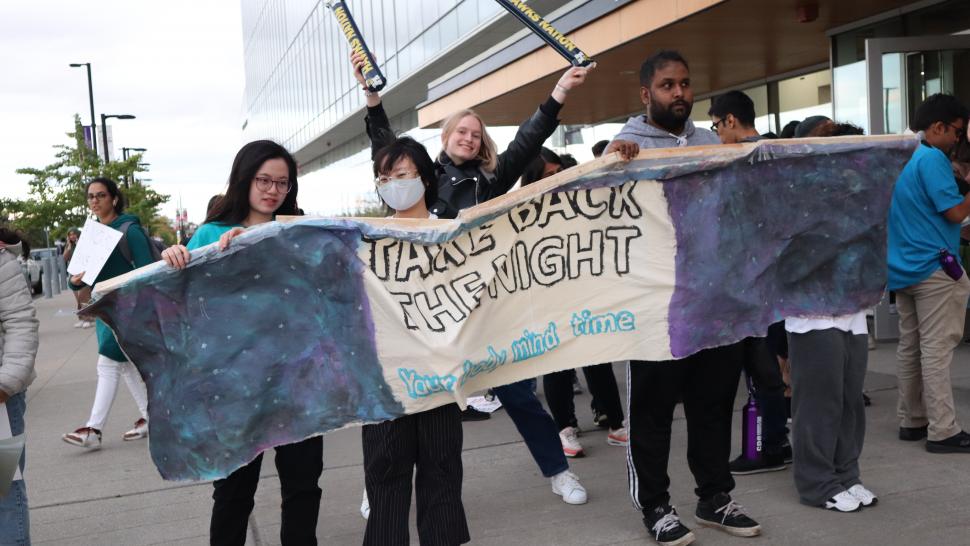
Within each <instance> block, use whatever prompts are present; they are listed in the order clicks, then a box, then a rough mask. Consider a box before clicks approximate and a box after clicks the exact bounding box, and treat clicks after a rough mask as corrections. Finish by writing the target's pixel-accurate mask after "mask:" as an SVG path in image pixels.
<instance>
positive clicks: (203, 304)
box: [85, 136, 917, 480]
mask: <svg viewBox="0 0 970 546" xmlns="http://www.w3.org/2000/svg"><path fill="white" fill-rule="evenodd" d="M916 143H917V141H916V139H915V138H914V137H896V136H893V137H847V138H829V139H803V140H789V141H761V142H758V143H755V144H744V145H737V146H708V147H697V148H679V149H663V150H647V151H643V152H641V155H640V157H639V158H637V159H635V160H633V161H631V162H629V163H623V162H621V161H619V160H618V159H617V158H615V157H611V158H602V159H600V160H596V161H594V162H590V163H587V164H584V165H580V166H578V167H575V168H573V169H570V170H568V171H564V172H563V173H560V174H558V175H555V176H554V177H552V178H550V179H546V180H543V181H540V182H538V183H536V184H533V185H531V186H529V187H527V188H524V189H522V190H520V191H517V192H514V193H511V194H508V195H505V196H503V197H500V198H498V199H494V200H492V201H489V202H487V203H483V204H481V205H479V206H477V207H475V208H472V209H468V210H465V211H463V212H462V214H461V215H460V217H459V218H458V219H457V220H426V221H425V220H391V219H341V218H304V219H296V220H292V221H289V222H271V223H268V224H263V225H261V226H257V227H254V228H252V229H249V230H247V231H246V232H245V233H244V234H243V235H241V236H239V237H238V238H237V239H235V240H234V241H233V243H232V245H230V248H229V249H228V250H226V251H219V250H218V249H217V248H216V245H210V246H207V247H204V248H201V249H198V250H195V251H193V252H192V260H191V262H190V264H189V267H187V268H186V269H185V270H183V271H175V270H172V269H170V268H168V266H166V265H165V264H164V263H156V264H152V265H150V266H147V267H144V268H142V269H139V270H137V271H134V272H132V273H129V274H127V275H125V276H122V277H118V278H116V279H112V280H111V281H108V282H106V283H102V284H100V285H98V286H97V287H96V289H95V302H94V303H93V304H92V305H91V306H89V307H88V308H86V309H85V314H90V315H94V316H97V317H99V318H101V319H103V320H104V321H105V322H106V323H107V324H108V325H109V326H110V327H111V328H112V330H113V331H114V332H115V335H116V337H117V339H118V341H119V344H120V346H121V347H122V349H123V350H124V351H125V353H126V354H127V355H128V356H129V358H131V360H132V362H133V363H134V364H135V365H136V367H137V368H138V370H139V372H140V373H141V375H142V377H143V378H144V379H145V382H146V384H147V386H148V394H149V414H150V437H149V439H150V450H151V455H152V459H153V461H154V463H155V464H156V466H157V467H158V469H159V472H160V473H161V475H162V476H163V477H164V478H166V479H175V480H199V479H213V478H220V477H224V476H226V475H228V474H229V473H231V472H232V471H233V470H235V469H237V468H239V467H240V466H242V465H244V464H246V463H248V462H249V461H251V460H252V459H253V458H254V457H255V456H256V455H258V454H259V453H260V452H262V451H264V450H266V449H269V448H271V447H273V446H277V445H283V444H287V443H293V442H296V441H299V440H302V439H303V438H306V437H309V436H313V435H316V434H323V433H326V432H328V431H331V430H335V429H339V428H342V427H346V426H351V425H357V424H361V423H368V422H378V421H383V420H387V419H393V418H396V417H399V416H401V415H405V414H411V413H415V412H419V411H424V410H427V409H431V408H433V407H437V406H440V405H443V404H447V403H453V402H459V403H463V401H464V398H465V395H466V393H470V392H475V391H480V390H483V389H485V388H488V387H489V386H495V385H502V384H507V383H511V382H513V381H518V380H521V379H524V378H529V377H536V376H538V375H542V374H545V373H549V372H551V371H555V370H562V369H569V368H573V367H577V366H582V365H586V364H589V363H590V362H608V361H613V360H625V359H636V360H666V359H670V358H681V357H684V356H687V355H690V354H692V353H694V352H697V351H699V350H702V349H705V348H708V347H715V346H720V345H726V344H730V343H733V342H736V341H739V340H740V339H743V338H745V337H748V336H751V335H760V334H763V333H764V332H766V331H767V327H768V325H769V324H771V323H772V322H775V321H777V320H778V319H780V318H782V317H784V316H795V315H833V314H845V313H852V312H856V311H859V310H861V309H865V308H867V307H869V306H872V305H874V304H875V303H876V302H878V301H879V299H880V297H881V296H882V293H883V288H884V286H885V282H886V280H885V277H886V257H885V256H886V248H885V246H886V226H885V221H886V215H887V211H888V207H889V202H890V199H891V194H892V186H893V182H894V181H895V179H896V177H897V176H898V173H899V172H900V171H901V170H902V167H903V165H904V164H905V162H906V161H907V160H908V159H909V157H910V155H911V153H912V150H913V149H914V148H915V146H916Z"/></svg>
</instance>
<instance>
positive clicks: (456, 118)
mask: <svg viewBox="0 0 970 546" xmlns="http://www.w3.org/2000/svg"><path fill="white" fill-rule="evenodd" d="M468 116H471V117H473V118H475V119H477V120H478V123H479V124H480V125H481V126H482V144H481V146H479V147H478V155H476V156H475V159H477V160H479V161H480V162H481V167H482V170H484V171H487V172H495V168H496V166H497V165H498V148H497V147H496V146H495V141H494V140H492V137H490V136H488V129H486V128H485V122H484V121H482V118H481V117H480V116H479V115H478V114H477V113H476V112H475V111H474V110H459V111H457V112H455V113H454V114H452V115H450V116H448V117H447V118H445V121H444V123H442V124H441V144H442V153H446V152H445V150H444V148H445V147H446V146H447V145H448V139H449V138H450V137H451V133H454V132H455V129H456V128H457V127H458V123H460V122H461V120H463V119H465V118H466V117H468Z"/></svg>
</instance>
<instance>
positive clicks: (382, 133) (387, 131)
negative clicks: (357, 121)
mask: <svg viewBox="0 0 970 546" xmlns="http://www.w3.org/2000/svg"><path fill="white" fill-rule="evenodd" d="M350 64H351V65H352V66H353V68H354V78H355V79H356V80H357V82H358V83H359V84H360V88H361V90H362V91H363V92H364V96H365V97H366V99H367V116H366V117H365V118H364V124H365V127H366V128H367V136H368V137H370V155H371V158H373V157H374V156H375V155H377V150H380V149H381V148H382V147H384V146H387V145H388V144H390V143H391V142H393V141H394V138H395V136H394V131H393V130H392V129H391V122H390V120H389V119H387V113H386V112H385V111H384V105H383V104H382V103H381V95H380V94H379V93H378V92H377V91H369V90H368V89H367V86H366V84H365V82H364V74H363V73H362V72H361V70H362V69H363V67H364V55H363V54H360V53H353V52H352V53H351V54H350Z"/></svg>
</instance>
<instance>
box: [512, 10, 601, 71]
mask: <svg viewBox="0 0 970 546" xmlns="http://www.w3.org/2000/svg"><path fill="white" fill-rule="evenodd" d="M495 1H496V2H498V3H499V5H500V6H502V7H503V8H505V9H506V11H508V12H509V13H511V14H512V15H514V16H515V17H516V18H517V19H518V20H519V21H522V23H524V24H525V26H527V27H529V29H530V30H532V32H534V33H535V34H537V35H538V36H539V37H540V38H542V39H543V40H544V41H545V42H546V43H547V44H549V45H550V46H552V48H553V49H555V50H556V51H557V52H559V54H560V55H562V56H563V57H565V58H566V60H567V61H569V62H570V63H571V64H572V65H573V66H588V65H590V64H592V63H593V59H590V58H589V57H587V56H586V54H585V53H583V51H582V50H581V49H579V47H577V46H576V44H574V43H573V42H572V40H570V39H569V38H567V37H566V36H564V35H563V33H562V32H559V31H558V30H556V27H554V26H552V25H551V24H549V23H548V22H547V21H546V20H545V19H543V18H542V16H541V15H539V14H538V13H536V11H535V10H534V9H532V8H530V7H529V6H528V5H526V3H525V2H524V1H523V0H495Z"/></svg>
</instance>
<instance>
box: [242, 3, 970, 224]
mask: <svg viewBox="0 0 970 546" xmlns="http://www.w3.org/2000/svg"><path fill="white" fill-rule="evenodd" d="M604 1H605V0H604ZM347 4H348V7H349V9H350V11H351V13H353V15H354V18H355V19H356V20H357V23H358V26H359V27H360V29H361V32H362V34H363V35H364V37H365V39H366V40H367V42H368V44H369V45H370V47H371V49H372V51H373V53H374V55H375V56H376V57H377V59H378V61H379V64H380V66H381V69H382V71H383V72H384V74H385V76H386V77H387V79H388V82H389V85H388V88H386V89H385V90H384V92H383V93H382V95H384V96H385V98H387V103H388V104H390V103H391V102H394V101H396V102H397V103H398V105H399V106H400V103H401V101H405V102H406V104H405V105H404V108H403V110H402V108H400V107H398V108H397V110H396V111H395V112H392V117H391V125H392V127H393V128H394V129H395V130H396V131H398V132H406V133H407V134H409V135H410V136H412V137H414V138H416V139H417V140H419V141H420V142H422V143H424V144H425V146H426V147H427V148H428V151H429V153H431V154H432V156H434V155H435V154H437V153H438V152H439V151H440V147H441V144H440V131H439V130H438V129H420V128H418V127H417V125H418V119H417V113H416V108H417V106H418V103H420V102H421V101H422V100H424V99H425V98H426V90H427V84H428V83H429V82H428V81H425V80H426V79H428V78H425V79H421V80H418V81H416V82H412V83H416V85H413V86H412V87H413V88H415V89H417V88H420V89H419V90H420V93H419V92H417V91H415V89H412V90H411V91H409V92H408V93H407V96H406V97H404V98H400V97H396V96H395V95H394V94H395V92H397V91H399V90H400V89H403V87H404V86H406V85H407V81H408V79H409V78H412V80H414V79H415V74H417V73H419V72H421V71H424V72H427V71H428V68H429V67H439V66H440V67H442V68H443V69H444V70H441V71H439V73H442V72H444V71H453V70H455V69H457V68H458V67H459V66H461V63H462V62H463V61H462V60H460V59H459V60H457V61H456V60H454V58H453V57H458V56H456V55H450V53H453V52H455V51H460V50H461V49H459V48H464V49H466V50H474V51H472V52H471V53H470V54H469V55H466V57H465V59H467V58H469V57H470V55H472V54H478V53H482V52H484V51H485V50H487V49H488V48H490V47H492V46H495V45H496V44H499V43H500V42H501V41H502V40H504V39H506V38H508V37H509V36H511V35H512V34H513V33H514V32H516V31H519V30H520V29H521V27H520V26H517V25H507V26H505V27H502V28H500V29H499V25H498V24H496V22H497V21H499V19H500V18H501V17H502V16H503V14H504V13H505V12H504V11H503V10H502V9H501V8H500V7H499V6H498V4H497V3H496V2H494V1H492V0H487V1H486V0H421V1H420V2H418V1H406V2H405V1H401V0H349V1H348V2H347ZM530 5H531V6H534V7H535V8H536V9H537V10H539V11H544V12H545V13H547V14H549V12H551V11H552V10H553V9H555V8H557V7H562V10H561V11H567V10H568V9H571V8H569V7H568V6H570V5H572V4H566V5H565V7H563V6H564V2H562V1H553V0H531V1H530ZM506 17H507V18H508V16H506ZM242 24H243V43H244V48H245V55H244V58H245V63H246V66H245V74H246V89H245V103H244V108H245V112H244V119H245V120H244V122H243V132H244V138H245V139H247V140H254V139H257V138H272V139H274V140H276V141H278V142H280V143H282V144H283V145H284V146H286V147H287V148H288V149H289V150H291V151H292V152H294V153H295V154H296V155H297V156H298V159H299V161H300V164H301V175H300V176H301V178H300V180H301V188H300V205H301V206H302V208H304V209H305V210H306V211H307V212H308V213H311V214H328V215H329V214H355V213H359V212H360V211H361V210H363V209H366V208H368V207H370V206H372V205H373V204H374V203H376V201H377V198H376V195H375V193H374V186H373V182H372V179H373V173H372V171H371V162H370V150H369V142H368V140H367V136H366V134H364V121H363V108H364V104H365V102H364V99H365V98H364V96H363V93H361V91H360V89H359V86H358V85H357V83H356V81H355V80H354V79H353V77H352V74H351V71H350V66H349V61H348V53H349V47H348V46H347V43H346V39H345V38H344V36H343V35H342V34H341V32H340V30H339V28H338V26H337V24H336V21H335V20H334V17H333V14H332V13H331V12H330V10H329V9H328V8H327V7H326V4H325V2H324V1H322V0H242ZM497 29H498V30H497ZM968 29H970V2H968V1H967V0H948V1H939V2H935V3H934V2H929V3H927V2H925V1H924V2H920V3H919V4H914V5H913V7H912V8H911V9H905V10H896V12H894V13H890V14H886V15H885V16H879V17H875V18H869V19H867V20H865V21H860V22H859V23H857V24H852V25H846V26H845V27H843V28H839V29H833V30H831V31H830V32H829V34H828V36H827V37H821V36H820V38H819V39H822V40H828V42H829V50H830V62H829V63H824V64H822V65H816V66H810V67H805V68H804V69H802V70H798V71H795V72H792V73H787V74H779V75H771V74H768V75H766V76H765V78H764V79H763V80H761V81H757V82H751V83H750V84H747V85H745V86H741V87H739V88H740V89H741V90H743V91H744V92H746V93H747V94H748V95H749V96H751V98H752V99H753V100H754V103H755V109H756V114H757V118H756V128H757V129H758V131H759V132H761V133H767V132H773V133H780V132H781V130H782V128H783V127H784V126H785V125H786V124H787V123H789V122H790V121H795V120H801V119H804V118H806V117H808V116H812V115H818V114H821V115H826V116H829V117H832V118H833V119H836V120H838V121H848V122H852V123H855V124H857V125H859V126H861V127H863V128H864V129H865V130H866V132H867V133H870V132H886V133H899V132H902V131H903V130H905V129H906V127H907V126H908V123H909V118H910V116H911V114H912V112H913V111H915V108H916V106H917V105H918V104H919V103H920V102H921V101H922V100H923V99H924V98H925V97H926V96H928V95H929V94H932V93H934V92H949V93H953V94H956V95H958V96H961V97H963V98H964V100H968V98H970V49H956V50H947V51H912V52H893V53H887V54H885V55H883V56H882V59H881V62H882V68H883V99H884V100H883V103H884V104H883V106H882V109H883V114H884V120H885V121H884V127H882V130H881V131H870V128H869V127H868V125H869V121H868V119H869V107H868V100H867V91H868V87H867V80H866V60H865V40H866V39H867V38H879V37H904V36H925V35H952V34H961V33H968V32H970V30H968ZM483 36H485V38H483ZM422 78H424V76H422ZM398 86H402V87H400V88H399V87H398ZM723 91H725V89H719V90H714V91H713V92H710V93H705V94H704V95H701V96H698V97H697V99H696V102H695V104H694V109H693V113H692V118H693V119H694V121H695V123H697V124H698V125H699V126H700V127H705V128H706V127H709V126H710V119H709V116H708V115H707V111H708V108H709V107H710V99H711V98H712V97H713V96H716V95H717V94H718V93H721V92H723ZM400 94H403V92H402V93H399V95H400ZM389 97H393V98H389ZM968 101H970V100H968ZM637 113H638V112H631V113H630V114H631V115H633V114H637ZM358 118H359V119H358ZM625 119H626V116H623V117H621V118H614V119H603V120H591V121H594V122H595V123H592V124H588V125H582V126H565V127H561V128H560V130H559V131H557V133H556V135H554V136H553V138H551V139H550V140H549V142H547V143H546V145H547V146H548V147H550V148H553V149H554V150H556V151H558V152H568V153H571V154H573V155H574V156H575V158H576V159H577V160H579V161H586V160H589V159H591V158H592V153H591V152H590V147H591V146H592V145H593V144H594V143H595V142H596V141H598V140H602V139H609V138H611V137H612V136H613V135H614V134H615V133H616V131H617V130H618V128H619V127H620V125H619V124H621V123H623V122H624V121H625ZM342 124H343V125H342ZM489 132H490V133H491V134H492V136H493V138H494V139H495V140H496V143H497V144H498V145H499V147H500V148H504V146H505V145H506V144H507V143H508V142H509V141H510V140H511V138H512V136H513V135H514V133H515V127H489ZM324 140H325V141H326V146H325V147H324V146H321V145H320V144H321V142H322V141H324Z"/></svg>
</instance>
